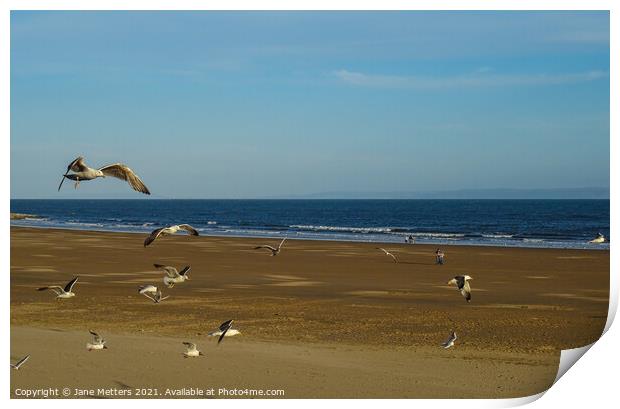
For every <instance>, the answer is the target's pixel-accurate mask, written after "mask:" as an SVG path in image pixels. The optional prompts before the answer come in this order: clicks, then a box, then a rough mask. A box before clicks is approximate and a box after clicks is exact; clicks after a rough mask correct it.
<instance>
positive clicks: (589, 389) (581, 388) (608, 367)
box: [0, 0, 620, 408]
mask: <svg viewBox="0 0 620 409" xmlns="http://www.w3.org/2000/svg"><path fill="white" fill-rule="evenodd" d="M617 4H618V2H617V1H616V2H614V1H611V0H606V1H605V0H599V1H597V0H592V1H581V0H564V1H558V0H556V1H553V0H536V1H535V0H521V1H518V0H512V1H506V0H496V1H493V2H489V1H488V0H473V1H472V0H469V1H465V0H442V1H433V2H430V1H420V0H417V1H416V0H410V1H403V0H400V1H397V0H383V1H352V0H338V1H334V0H331V1H325V0H314V1H308V0H303V1H302V0H300V1H295V2H294V3H293V2H291V1H284V0H279V1H278V0H263V1H261V2H260V3H257V2H252V1H248V0H230V1H226V2H224V1H218V2H199V1H194V0H176V1H174V2H173V1H169V0H168V1H166V0H150V1H146V0H125V1H123V2H120V1H118V2H110V1H105V0H91V1H88V2H87V1H80V0H58V1H55V2H54V3H53V4H50V2H49V1H45V0H5V1H3V2H1V3H0V9H1V10H2V14H1V17H0V22H1V23H0V55H1V56H2V57H3V58H2V60H1V61H2V64H0V71H1V72H2V76H1V78H2V79H1V80H0V95H1V97H0V126H1V128H0V129H2V138H1V140H0V143H1V144H2V148H3V149H2V150H1V151H0V152H1V153H0V154H1V155H2V163H1V165H0V166H2V171H3V178H2V182H1V183H2V188H3V191H4V194H5V197H6V198H8V197H10V186H9V183H10V179H9V174H10V163H9V161H10V148H9V141H10V122H9V121H10V114H9V108H10V72H9V64H8V61H9V56H10V51H9V47H10V12H9V11H10V10H45V9H50V10H158V9H161V10H192V9H209V10H278V9H285V10H349V9H353V10H355V9H362V10H489V9H492V10H611V13H610V18H611V24H610V27H611V40H612V41H611V58H610V61H611V62H610V64H611V67H610V71H609V72H610V85H611V106H610V112H611V127H610V135H617V134H618V125H617V112H618V108H619V107H618V83H617V79H616V73H617V72H618V66H617V65H618V64H617V60H618V57H619V53H618V41H617V40H616V41H614V39H615V38H617V35H618V27H619V24H618V23H619V21H620V19H619V18H618V15H617V13H618V10H619V9H620V7H619V6H618V5H617ZM617 145H618V144H617V142H616V141H615V139H614V138H612V137H610V155H611V158H612V159H613V156H614V153H616V152H617ZM610 164H611V165H610V166H611V169H610V170H611V184H610V195H611V196H610V197H611V215H612V217H611V230H613V231H618V229H617V227H618V222H617V219H616V218H614V215H615V214H616V212H615V210H617V201H616V199H617V195H618V191H617V189H616V188H615V187H614V183H613V182H614V181H615V178H614V175H617V174H618V165H617V164H616V163H614V161H613V160H611V161H610ZM8 213H9V201H8V200H5V201H3V202H2V213H0V214H4V215H8ZM2 220H3V224H2V226H3V232H4V234H3V235H2V239H1V240H2V250H1V251H2V255H3V257H2V259H3V260H6V261H8V260H9V257H10V251H9V250H10V247H9V219H8V218H7V217H6V216H5V218H4V219H2ZM6 261H5V263H3V266H4V269H3V271H4V274H6V275H8V272H9V271H10V263H8V262H6ZM619 267H620V266H619V265H618V260H617V257H615V255H614V252H613V251H612V252H611V293H610V311H609V316H608V322H607V326H606V331H607V330H608V331H607V333H606V334H605V335H604V336H603V337H602V338H601V340H600V341H598V342H596V343H595V344H594V345H593V346H592V347H591V350H590V352H588V357H587V359H582V360H580V361H579V362H577V363H576V364H575V366H576V368H575V369H574V370H571V371H569V374H568V376H565V377H562V379H560V380H559V382H558V383H557V384H556V385H554V386H553V387H552V388H551V389H550V390H549V391H548V392H547V393H546V394H544V395H545V397H544V399H539V400H537V401H536V402H535V403H534V404H533V405H532V406H533V407H536V408H552V407H565V406H567V407H577V406H580V407H583V406H584V405H594V406H597V405H602V404H605V403H607V404H608V403H610V402H613V401H615V400H616V399H615V398H616V388H617V385H616V383H617V382H616V372H617V368H618V363H619V362H618V361H619V359H618V354H617V351H616V350H615V345H617V343H618V340H619V338H620V335H619V333H618V329H617V325H616V326H615V327H611V328H610V326H611V323H612V322H613V317H614V316H615V313H616V310H617V305H618V271H619ZM4 291H5V293H4V295H5V297H4V298H3V299H4V314H2V327H3V328H5V329H7V328H9V295H10V291H9V287H8V286H5V287H4ZM7 333H8V332H4V334H7ZM0 342H1V343H2V347H3V350H4V351H9V350H10V343H9V339H8V337H7V336H3V337H2V338H1V339H0ZM573 353H574V351H573ZM5 354H6V352H5ZM8 355H9V354H6V355H5V356H8ZM569 355H570V353H569ZM2 380H3V383H4V385H5V389H4V399H7V400H8V392H9V387H8V384H9V372H8V370H5V371H4V372H3V375H2ZM542 395H543V394H540V395H537V396H534V397H529V398H520V399H508V400H459V401H458V402H455V401H453V400H416V401H409V400H391V401H390V402H389V404H390V405H391V406H392V405H394V406H399V407H401V406H402V407H410V406H411V405H422V406H423V407H430V408H446V407H452V406H453V405H455V404H456V405H459V406H460V407H465V408H467V407H471V408H480V407H507V406H516V405H522V404H525V403H528V402H531V401H533V400H536V399H537V398H540V397H541V396H542ZM116 402H118V404H121V405H124V404H125V403H126V401H122V403H121V401H119V400H116V401H115V403H116ZM38 403H39V402H34V401H25V400H11V401H10V402H9V404H10V405H15V406H18V407H23V406H29V405H32V404H38ZM220 403H221V402H220ZM229 403H232V404H233V407H237V406H244V405H252V406H258V407H265V408H266V407H267V406H269V407H270V408H271V407H274V406H276V407H278V406H280V407H284V406H285V405H286V406H289V405H295V406H301V407H302V408H303V407H310V405H312V406H314V405H316V403H317V402H316V401H315V400H299V401H291V400H281V401H276V400H268V401H256V400H253V401H250V400H245V401H234V402H229ZM320 403H321V404H329V405H332V404H333V405H336V404H337V405H338V406H341V405H349V404H350V405H358V406H360V405H361V406H362V407H370V406H371V405H373V406H374V405H375V402H373V401H370V400H354V401H346V402H345V401H343V400H337V401H326V402H323V401H321V402H320ZM379 403H380V404H381V402H379ZM47 404H50V405H51V407H52V408H55V407H59V406H60V405H61V404H62V405H63V406H65V405H67V404H68V405H69V406H74V405H75V406H77V405H83V404H86V402H80V401H63V402H61V401H53V402H51V401H50V402H47ZM165 404H166V402H165V401H163V400H161V401H160V400H157V401H150V402H149V405H154V406H155V407H163V405H165ZM182 404H183V405H190V406H192V407H193V406H198V405H204V404H205V402H203V401H183V403H182ZM88 405H94V406H97V407H103V405H107V403H106V402H104V401H97V400H91V401H89V402H88Z"/></svg>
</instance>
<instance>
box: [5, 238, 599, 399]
mask: <svg viewBox="0 0 620 409" xmlns="http://www.w3.org/2000/svg"><path fill="white" fill-rule="evenodd" d="M143 239H144V235H140V234H129V233H101V232H84V231H69V230H53V229H28V228H18V227H12V228H11V359H12V361H15V360H17V359H18V358H19V357H21V356H23V355H26V354H31V359H30V361H28V362H27V363H26V364H25V365H24V366H23V367H22V369H20V370H19V371H11V396H13V397H15V396H16V391H17V390H18V392H17V393H23V392H22V390H25V389H27V388H30V389H33V388H34V389H36V388H50V387H53V388H59V390H62V388H65V387H67V388H70V389H71V396H74V392H75V391H74V388H83V389H94V391H95V392H94V393H92V392H93V391H85V392H84V393H85V394H86V395H89V394H92V395H94V396H97V397H113V394H114V393H119V394H120V393H129V392H131V393H132V395H131V396H132V397H135V395H136V392H137V390H136V389H135V388H153V389H157V391H158V393H159V396H158V397H172V396H169V395H168V396H167V395H165V392H166V389H167V388H170V389H172V390H174V389H176V388H182V387H186V388H200V389H202V390H206V391H207V392H208V391H209V390H210V388H213V389H214V393H215V397H223V396H225V395H221V394H218V391H219V389H220V388H227V389H235V388H236V389H245V388H249V389H263V390H267V389H282V390H284V397H288V398H293V397H302V398H304V397H305V398H323V397H332V398H354V397H385V398H388V397H389V398H401V397H410V398H422V397H424V398H434V397H446V398H455V397H458V398H490V397H518V396H526V395H531V394H534V393H538V392H541V391H543V390H545V389H546V388H547V387H548V386H549V385H550V384H551V383H552V382H553V379H554V378H555V375H556V372H557V366H558V362H559V354H560V350H561V349H567V348H575V347H579V346H583V345H586V344H589V343H592V342H594V341H595V340H596V339H598V337H599V336H600V334H601V331H602V329H603V327H604V324H605V320H606V316H607V306H608V289H609V251H590V250H551V249H517V248H497V247H469V246H451V247H448V246H442V248H443V249H444V251H445V252H446V264H445V265H443V266H438V265H435V264H434V255H433V251H434V249H435V248H434V247H431V246H424V245H404V244H403V245H400V244H391V245H386V247H387V249H388V250H389V251H392V252H394V253H396V254H397V255H398V256H399V258H400V260H401V262H400V263H399V264H395V263H393V262H392V260H391V259H390V258H389V257H387V256H385V255H384V254H383V253H382V252H381V251H379V250H376V247H377V246H376V245H374V244H370V243H345V242H326V241H325V242H324V241H298V240H288V241H287V242H286V244H285V247H284V250H283V251H282V253H280V255H279V256H277V257H271V256H270V255H269V254H270V253H269V252H268V251H266V250H263V251H260V250H253V249H252V248H253V246H255V245H257V244H268V243H272V244H277V243H278V242H279V240H277V239H273V240H270V239H250V238H221V237H198V238H196V237H188V236H174V237H166V238H163V239H161V240H158V241H156V242H155V243H154V244H152V245H151V246H149V247H148V248H144V247H143ZM153 263H162V264H169V265H174V266H177V267H182V266H184V265H186V264H190V265H191V266H192V270H191V272H190V280H189V281H188V282H186V283H182V284H179V285H177V286H175V287H174V288H172V289H164V293H165V294H169V295H170V296H171V298H170V299H168V300H165V301H164V302H162V303H161V304H153V303H150V302H148V300H147V299H146V298H144V297H142V296H140V295H139V294H138V293H137V288H138V286H139V285H141V284H156V285H158V286H160V287H161V286H163V283H162V277H163V274H162V273H161V272H159V271H157V270H156V269H155V268H153V266H152V264H153ZM462 273H467V274H469V275H471V276H472V277H473V278H474V280H473V281H472V283H471V284H472V287H473V293H472V302H471V303H470V304H467V303H466V302H465V300H464V299H463V297H462V296H461V295H460V294H459V292H458V291H457V290H456V289H455V288H452V287H449V286H447V285H446V284H445V283H446V281H447V280H448V279H450V278H451V277H453V276H454V275H455V274H462ZM74 275H79V277H80V280H79V281H78V283H77V285H76V287H75V292H76V293H77V296H76V297H75V298H73V299H68V300H61V301H56V300H54V297H53V293H51V292H37V291H34V290H35V288H36V287H39V286H42V285H50V284H64V283H65V282H67V281H69V280H70V279H71V278H72V277H73V276H74ZM231 318H234V319H235V324H236V328H238V329H239V330H241V331H242V334H241V335H239V336H237V337H234V338H227V339H226V340H224V342H222V344H221V345H220V346H216V341H215V340H213V339H210V338H208V337H207V336H206V334H207V333H208V332H209V331H211V330H213V329H214V328H216V327H217V326H218V325H219V323H221V322H223V321H225V320H227V319H231ZM88 329H94V330H97V331H99V332H101V333H102V334H103V335H104V336H105V337H106V339H107V340H108V345H109V349H107V350H103V351H93V352H88V351H87V350H86V347H85V344H86V342H87V341H89V337H90V336H89V334H88V331H87V330H88ZM452 329H454V330H455V331H456V332H457V334H458V336H459V339H458V340H457V341H456V346H455V347H454V348H452V349H449V350H444V349H442V348H441V347H439V344H440V343H441V342H442V341H444V339H445V338H446V337H447V336H448V335H449V333H450V331H451V330H452ZM182 341H192V342H196V343H197V344H198V346H199V348H200V349H201V350H202V351H203V352H204V353H205V354H206V355H205V356H204V357H200V358H189V359H184V358H183V356H182V352H183V351H184V347H183V345H182V344H181V342H182ZM97 388H110V389H108V391H111V392H108V393H110V394H111V395H108V396H104V395H105V393H104V392H105V391H103V390H102V391H101V392H100V393H98V391H97ZM122 391H125V392H122ZM128 391H129V392H128ZM186 392H187V391H186ZM177 393H178V392H177ZM186 397H187V396H186ZM233 397H234V396H233ZM242 397H243V396H242Z"/></svg>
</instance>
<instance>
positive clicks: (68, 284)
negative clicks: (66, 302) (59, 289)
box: [65, 277, 78, 293]
mask: <svg viewBox="0 0 620 409" xmlns="http://www.w3.org/2000/svg"><path fill="white" fill-rule="evenodd" d="M77 280H78V277H75V278H74V279H73V280H71V281H69V282H68V283H67V285H66V286H65V292H66V293H70V292H71V290H72V289H73V286H74V285H75V283H76V281H77Z"/></svg>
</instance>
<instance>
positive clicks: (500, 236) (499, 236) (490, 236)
mask: <svg viewBox="0 0 620 409" xmlns="http://www.w3.org/2000/svg"><path fill="white" fill-rule="evenodd" d="M482 237H484V238H487V239H511V238H513V237H514V235H512V234H482Z"/></svg>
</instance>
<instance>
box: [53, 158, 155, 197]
mask: <svg viewBox="0 0 620 409" xmlns="http://www.w3.org/2000/svg"><path fill="white" fill-rule="evenodd" d="M70 172H73V173H70ZM107 176H110V177H113V178H117V179H121V180H124V181H125V182H127V183H129V186H131V188H132V189H133V190H135V191H137V192H140V193H144V194H146V195H150V194H151V192H150V191H149V189H148V188H147V187H146V185H145V184H144V183H143V182H142V180H141V179H140V178H139V177H138V175H136V174H135V173H134V171H133V170H131V169H130V168H129V167H128V166H127V165H124V164H122V163H114V164H111V165H107V166H104V167H102V168H99V169H94V168H91V167H89V166H88V165H86V163H84V158H83V157H81V156H80V157H79V158H76V159H74V160H73V162H71V163H70V164H69V166H68V167H67V171H66V172H65V174H64V175H62V179H61V180H60V185H58V190H59V191H60V188H61V187H62V183H63V182H64V181H65V179H71V180H74V181H75V188H76V189H77V188H78V186H79V185H80V182H82V181H85V180H93V179H97V178H105V177H107Z"/></svg>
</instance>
